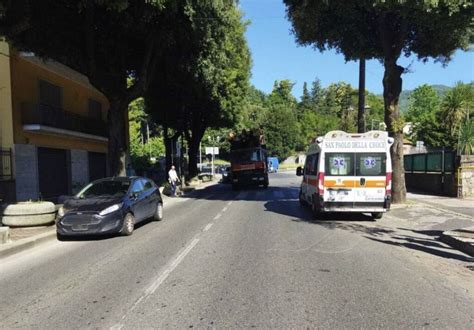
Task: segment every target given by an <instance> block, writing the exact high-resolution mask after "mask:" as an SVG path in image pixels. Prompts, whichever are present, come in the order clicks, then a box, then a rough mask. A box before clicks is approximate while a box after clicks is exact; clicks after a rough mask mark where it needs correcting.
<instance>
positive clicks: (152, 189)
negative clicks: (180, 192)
mask: <svg viewBox="0 0 474 330" xmlns="http://www.w3.org/2000/svg"><path fill="white" fill-rule="evenodd" d="M149 218H154V219H155V220H161V219H162V218H163V200H162V198H161V194H160V191H159V189H158V187H157V186H156V184H155V183H154V182H153V181H151V180H149V179H146V178H142V177H114V178H105V179H100V180H97V181H94V182H91V183H89V184H88V185H87V186H85V187H84V188H83V189H82V190H81V191H80V192H79V193H78V194H77V195H76V196H74V197H73V198H71V199H68V200H67V201H65V202H64V205H63V206H62V207H61V208H60V209H59V211H58V219H57V222H56V228H57V229H56V230H57V234H58V238H60V237H61V236H78V235H99V234H100V235H102V234H115V233H119V234H122V235H131V234H132V233H133V229H134V227H135V224H136V223H138V222H140V221H143V220H146V219H149Z"/></svg>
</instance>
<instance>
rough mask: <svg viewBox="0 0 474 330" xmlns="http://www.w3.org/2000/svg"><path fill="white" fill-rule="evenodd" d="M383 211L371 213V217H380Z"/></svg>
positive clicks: (376, 218) (375, 218)
mask: <svg viewBox="0 0 474 330" xmlns="http://www.w3.org/2000/svg"><path fill="white" fill-rule="evenodd" d="M382 216H383V213H382V212H374V213H372V218H373V219H374V220H378V219H382Z"/></svg>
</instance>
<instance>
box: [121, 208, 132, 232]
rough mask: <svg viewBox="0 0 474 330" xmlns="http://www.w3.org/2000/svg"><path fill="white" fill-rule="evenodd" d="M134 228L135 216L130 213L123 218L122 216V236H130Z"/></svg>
mask: <svg viewBox="0 0 474 330" xmlns="http://www.w3.org/2000/svg"><path fill="white" fill-rule="evenodd" d="M134 228H135V218H134V217H133V215H132V214H131V213H127V214H126V215H125V218H123V226H122V231H121V234H122V235H124V236H130V235H132V234H133V229H134Z"/></svg>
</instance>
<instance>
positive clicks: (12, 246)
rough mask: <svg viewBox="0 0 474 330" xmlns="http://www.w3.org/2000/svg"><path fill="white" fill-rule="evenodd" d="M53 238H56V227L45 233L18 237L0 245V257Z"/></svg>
mask: <svg viewBox="0 0 474 330" xmlns="http://www.w3.org/2000/svg"><path fill="white" fill-rule="evenodd" d="M53 239H56V229H51V230H50V231H48V232H46V233H42V234H39V235H36V236H32V237H28V238H24V239H20V240H18V241H15V242H13V243H7V244H3V245H0V259H2V258H5V257H8V256H11V255H13V254H16V253H20V252H23V251H26V250H29V249H31V248H34V247H36V246H38V245H41V244H43V243H46V242H48V241H51V240H53Z"/></svg>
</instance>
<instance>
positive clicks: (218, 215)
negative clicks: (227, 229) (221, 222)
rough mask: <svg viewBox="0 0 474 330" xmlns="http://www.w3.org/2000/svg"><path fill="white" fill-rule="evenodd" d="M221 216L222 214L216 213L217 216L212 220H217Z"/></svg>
mask: <svg viewBox="0 0 474 330" xmlns="http://www.w3.org/2000/svg"><path fill="white" fill-rule="evenodd" d="M221 216H222V214H220V213H218V214H217V215H216V216H215V217H214V220H217V219H219V218H220V217H221Z"/></svg>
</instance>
